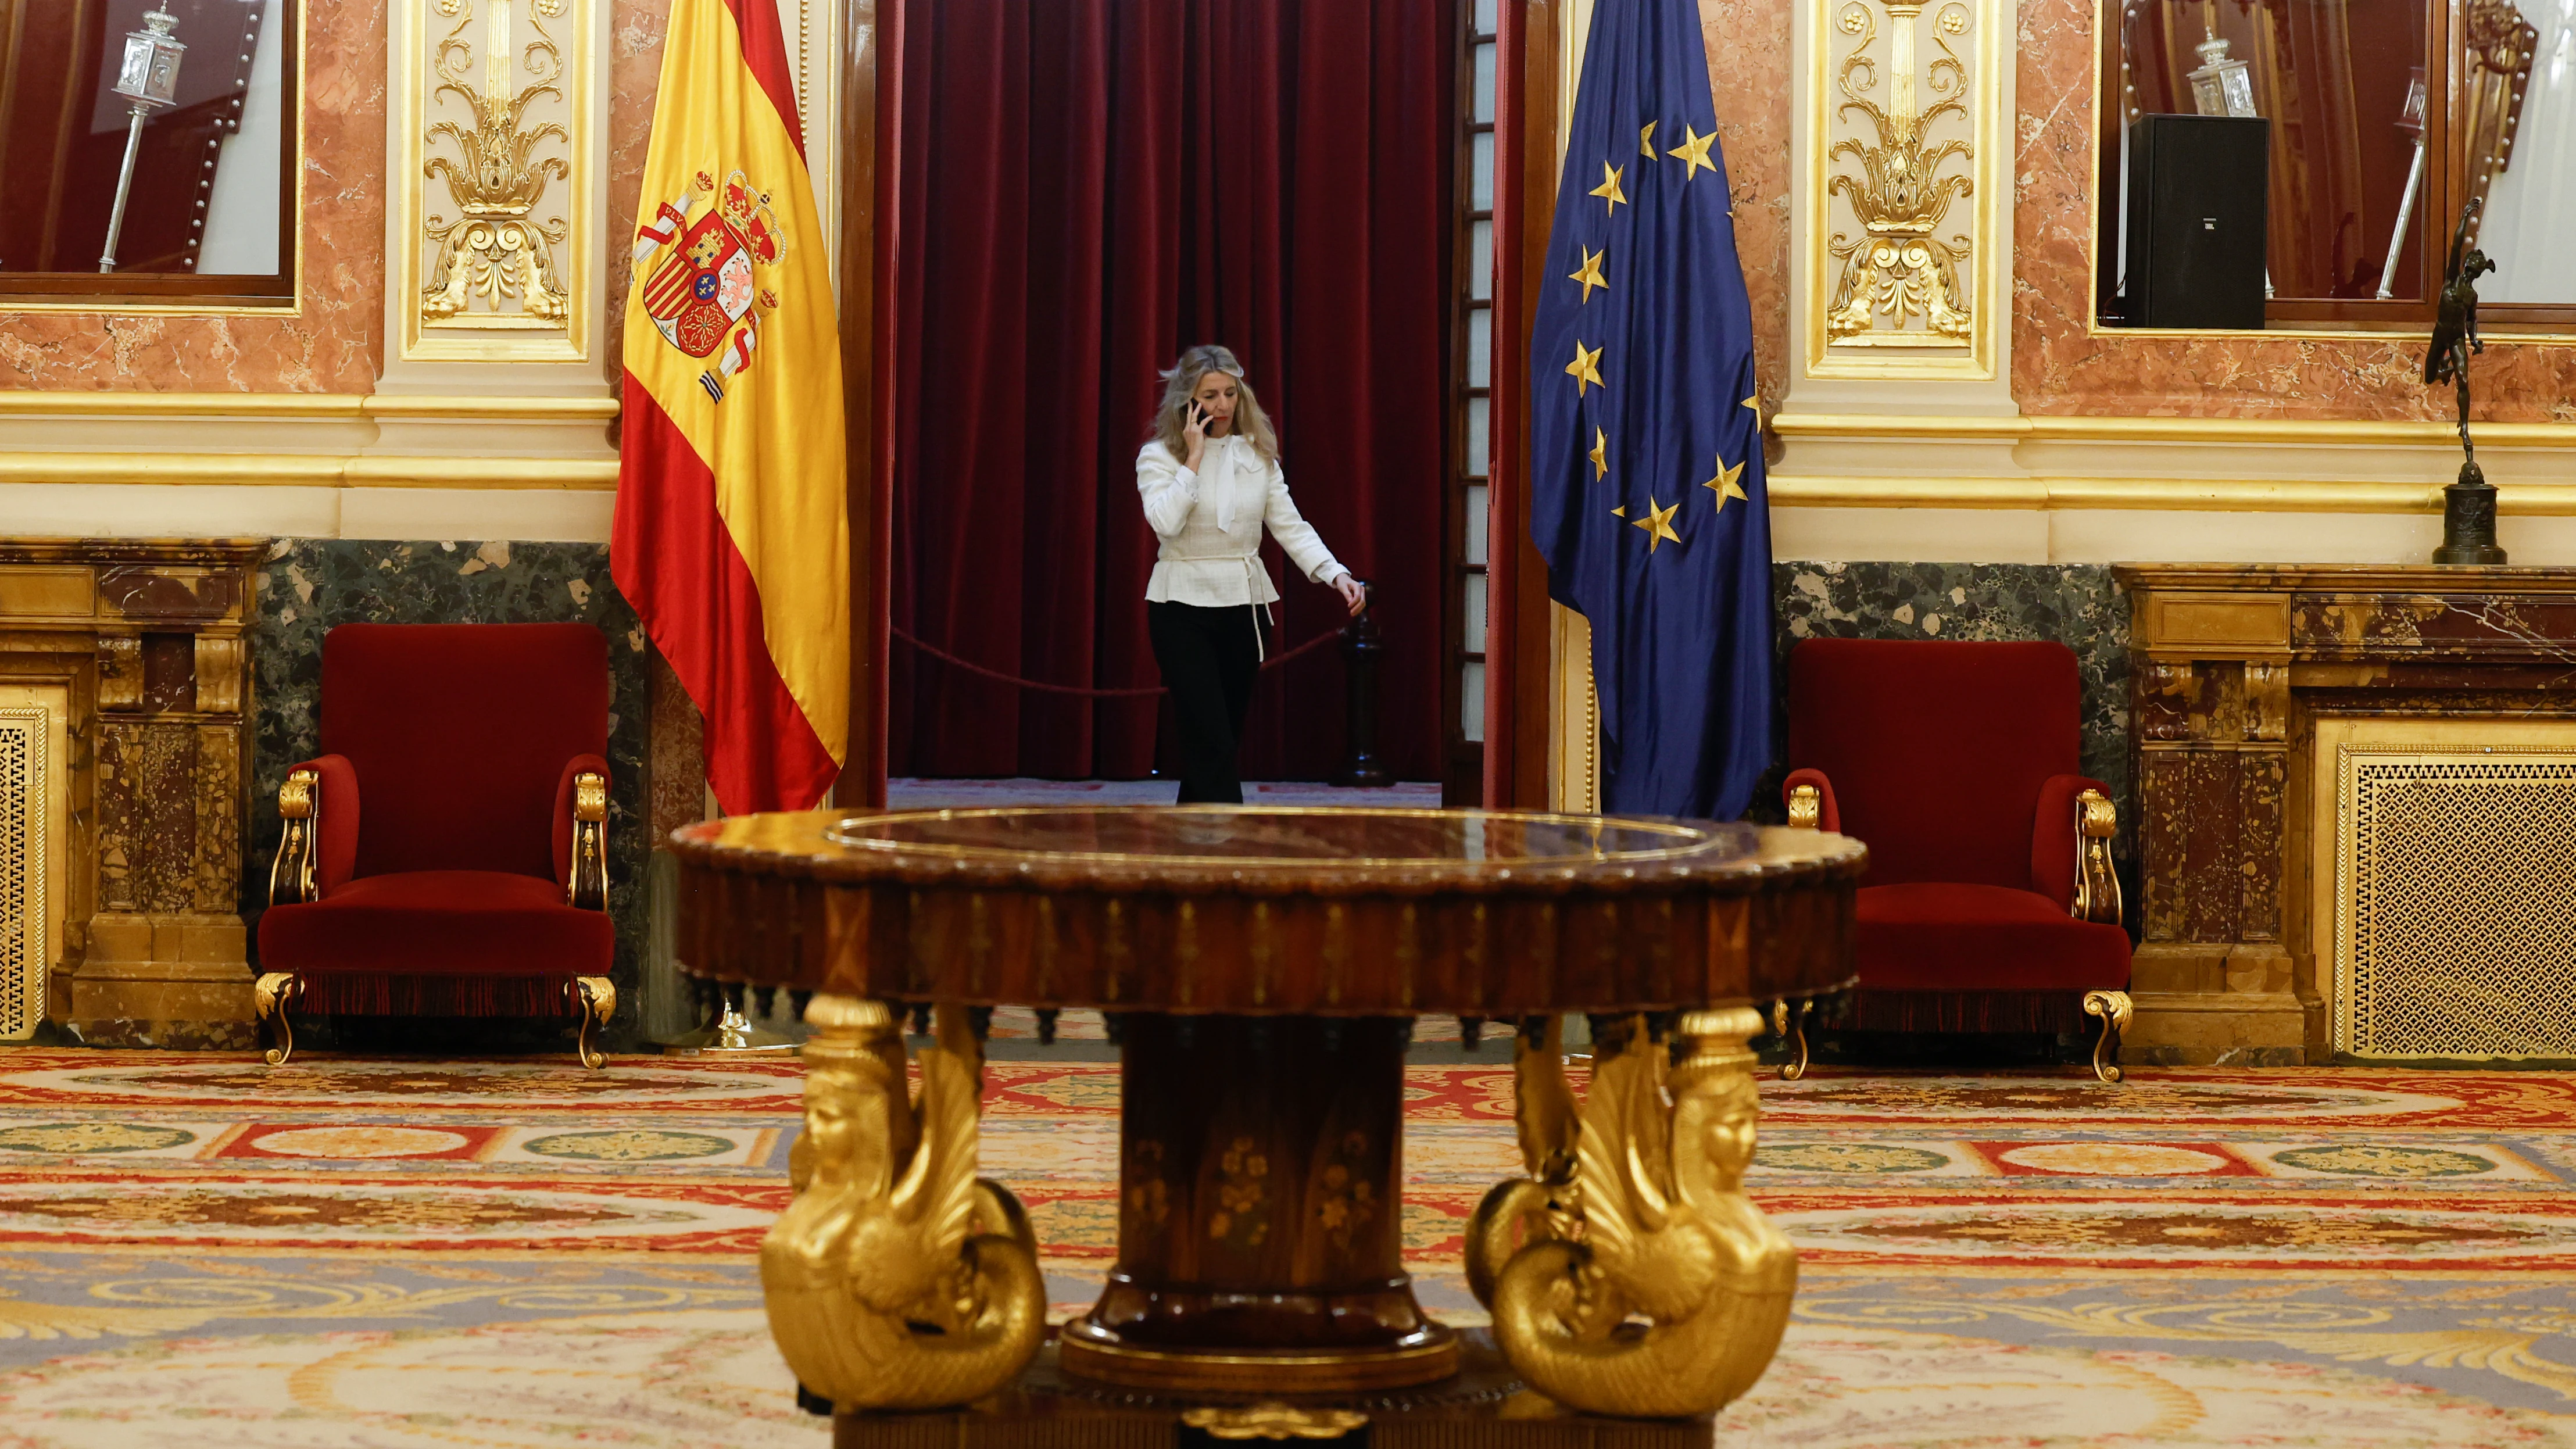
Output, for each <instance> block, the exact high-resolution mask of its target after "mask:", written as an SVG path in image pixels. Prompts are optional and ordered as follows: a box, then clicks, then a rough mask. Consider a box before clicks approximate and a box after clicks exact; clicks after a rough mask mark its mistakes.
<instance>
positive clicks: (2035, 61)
mask: <svg viewBox="0 0 2576 1449" xmlns="http://www.w3.org/2000/svg"><path fill="white" fill-rule="evenodd" d="M2095 3H2096V0H2021V10H2020V15H2021V24H2020V30H2021V33H2020V45H2019V47H2018V51H2017V55H2018V64H2019V67H2020V69H2019V73H2018V77H2017V84H2018V86H2019V88H2020V100H2019V107H2018V109H2019V112H2020V114H2019V115H2018V116H2017V117H2016V118H2015V120H2016V125H2015V134H2016V137H2017V138H2018V142H2019V144H2018V147H2017V150H2016V155H2015V165H2014V172H2015V175H2016V178H2017V183H2016V189H2015V192H2014V213H2013V232H2014V240H2015V248H2016V250H2015V255H2014V287H2013V291H2014V307H2013V314H2014V320H2013V394H2014V396H2015V397H2016V398H2017V399H2018V400H2019V401H2020V403H2021V408H2022V411H2023V412H2025V413H2045V414H2095V415H2138V414H2144V415H2149V416H2177V417H2254V418H2447V417H2448V416H2449V409H2450V408H2451V406H2452V403H2451V394H2450V392H2449V390H2448V389H2441V390H2436V389H2432V388H2428V387H2426V386H2424V383H2423V366H2424V363H2423V347H2424V343H2423V340H2422V338H2421V337H2415V338H2400V337H2367V336H2364V337H2354V338H2351V339H2349V340H2347V339H2342V338H2332V339H2319V338H2278V339H2256V338H2250V337H2245V336H2242V335H2237V336H2208V337H2123V336H2120V335H2118V334H2117V333H2116V332H2115V333H2111V334H2108V335H2094V334H2091V333H2089V332H2088V330H2087V326H2086V323H2087V319H2088V318H2089V317H2090V316H2091V315H2092V306H2093V272H2092V261H2091V253H2092V245H2091V240H2090V239H2091V236H2092V230H2093V224H2094V220H2093V204H2094V192H2095V190H2096V188H2097V186H2098V181H2097V179H2096V178H2097V171H2096V162H2095V159H2094V149H2093V147H2094V124H2095V117H2094V90H2093V84H2094V80H2093V70H2094V64H2095V31H2094V18H2095V17H2094V6H2095ZM1733 159H1734V156H1733V153H1732V152H1730V153H1729V155H1728V160H1729V161H1732V160H1733ZM2112 204H2114V205H2116V199H2113V203H2112ZM2474 376H2475V379H2476V386H2477V394H2478V410H2477V417H2478V418H2480V419H2482V420H2491V421H2495V422H2565V423H2576V347H2566V346H2546V345H2539V344H2521V345H2517V344H2513V343H2508V342H2500V341H2496V340H2494V339H2493V338H2490V340H2489V342H2488V344H2487V350H2486V353H2485V355H2484V356H2482V357H2480V358H2479V359H2478V361H2477V363H2476V367H2475V372H2474Z"/></svg>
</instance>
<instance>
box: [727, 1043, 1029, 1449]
mask: <svg viewBox="0 0 2576 1449" xmlns="http://www.w3.org/2000/svg"><path fill="white" fill-rule="evenodd" d="M805 1020H806V1023H807V1024H808V1025H810V1026H812V1027H813V1028H814V1037H813V1039H812V1040H810V1041H808V1042H807V1043H806V1044H805V1051H804V1055H805V1065H806V1079H805V1133H804V1136H803V1137H802V1138H800V1139H799V1140H798V1142H797V1143H796V1147H795V1149H794V1152H793V1155H792V1159H791V1162H790V1166H789V1174H790V1176H791V1178H792V1179H793V1180H794V1182H795V1185H796V1199H795V1201H794V1202H792V1203H790V1204H789V1205H788V1208H787V1211H786V1213H785V1214H784V1215H783V1216H781V1217H780V1218H779V1220H778V1223H777V1226H775V1227H773V1228H771V1229H770V1230H769V1236H768V1237H767V1238H766V1239H764V1240H763V1241H762V1243H761V1245H760V1279H761V1284H762V1286H763V1288H764V1289H766V1291H767V1297H768V1300H769V1328H770V1333H771V1334H772V1335H773V1336H774V1337H775V1338H776V1339H777V1340H778V1349H779V1352H780V1354H781V1355H782V1356H784V1357H785V1358H786V1360H787V1365H788V1367H789V1368H791V1369H793V1370H795V1373H796V1378H797V1382H798V1383H800V1384H802V1385H803V1386H804V1387H805V1389H806V1390H807V1391H808V1392H810V1393H812V1394H814V1395H816V1396H817V1397H820V1398H823V1399H828V1400H830V1401H831V1402H832V1403H833V1404H834V1405H835V1406H836V1407H838V1408H839V1409H841V1410H844V1411H848V1410H857V1409H896V1410H903V1409H934V1408H941V1407H945V1406H948V1405H952V1404H963V1403H967V1402H969V1401H971V1400H974V1399H979V1398H982V1397H983V1396H984V1395H986V1394H989V1393H991V1392H993V1391H994V1390H995V1389H998V1388H1000V1387H1001V1386H1002V1385H1003V1384H1005V1383H1007V1382H1009V1381H1010V1380H1011V1379H1012V1377H1013V1376H1015V1375H1017V1374H1018V1373H1019V1371H1020V1370H1021V1369H1022V1368H1024V1367H1026V1366H1027V1364H1028V1361H1029V1360H1030V1359H1031V1358H1033V1357H1035V1356H1036V1354H1037V1351H1038V1345H1039V1342H1040V1340H1041V1339H1042V1338H1043V1337H1044V1336H1045V1333H1046V1301H1047V1300H1046V1287H1045V1280H1044V1279H1043V1278H1042V1277H1041V1276H1040V1274H1039V1272H1038V1262H1037V1242H1036V1238H1035V1236H1034V1235H1033V1234H1032V1233H1031V1232H1030V1230H1029V1225H1028V1217H1027V1215H1026V1214H1025V1213H1024V1212H1022V1211H1021V1209H1020V1204H1019V1202H1018V1200H1017V1199H1015V1198H1013V1197H1012V1196H1011V1194H1010V1192H1009V1191H1008V1190H1007V1189H1005V1188H1003V1187H1001V1186H1000V1185H998V1184H996V1183H992V1182H988V1181H982V1180H979V1179H978V1178H977V1177H976V1176H975V1141H976V1119H977V1112H976V1094H977V1078H978V1077H979V1076H980V1074H981V1068H982V1062H981V1053H980V1051H979V1050H978V1049H977V1047H976V1045H975V1039H974V1035H973V1033H972V1032H971V1031H969V1030H968V1029H967V1027H966V1024H965V1015H964V1011H963V1009H962V1008H958V1007H953V1006H943V1007H941V1008H940V1013H939V1025H938V1039H939V1045H937V1046H936V1047H933V1048H931V1049H929V1050H927V1051H924V1052H923V1053H922V1054H921V1095H920V1098H919V1100H918V1101H914V1100H910V1099H909V1098H908V1097H907V1095H906V1092H905V1087H904V1046H903V1034H902V1029H901V1026H900V1025H899V1018H898V1016H897V1014H896V1011H895V1009H894V1008H892V1007H890V1006H889V1005H888V1004H886V1003H885V1002H882V1001H866V1000H860V999H857V998H854V997H847V996H829V995H826V996H817V997H815V998H814V999H813V1001H812V1002H811V1003H809V1004H808V1005H807V1007H806V1009H805Z"/></svg>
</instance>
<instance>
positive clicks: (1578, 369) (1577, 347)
mask: <svg viewBox="0 0 2576 1449" xmlns="http://www.w3.org/2000/svg"><path fill="white" fill-rule="evenodd" d="M1656 125H1657V123H1656V122H1654V121H1648V122H1647V123H1646V124H1645V125H1643V126H1642V127H1639V128H1638V131H1637V154H1638V155H1639V156H1641V157H1643V158H1644V159H1646V160H1648V161H1657V160H1669V161H1679V162H1681V163H1682V182H1683V184H1684V185H1688V184H1689V182H1690V180H1691V178H1692V177H1694V176H1697V175H1698V174H1699V173H1701V172H1702V171H1707V172H1711V173H1714V172H1715V171H1716V170H1717V169H1718V168H1717V162H1716V160H1715V159H1714V158H1712V157H1711V156H1710V155H1709V148H1710V147H1712V146H1714V145H1716V144H1717V132H1716V131H1714V130H1712V131H1710V132H1709V133H1708V134H1707V135H1705V136H1703V135H1701V134H1700V133H1699V129H1698V127H1696V126H1693V125H1691V124H1689V123H1687V122H1685V123H1684V124H1683V126H1682V139H1681V140H1680V141H1678V142H1675V143H1672V144H1669V145H1667V146H1666V147H1665V149H1664V151H1663V153H1662V154H1661V155H1660V156H1659V155H1657V154H1656V151H1655V127H1656ZM1626 178H1627V168H1626V167H1624V166H1614V165H1612V164H1611V163H1609V162H1607V161H1604V162H1602V163H1601V184H1600V185H1598V186H1595V187H1593V188H1592V190H1591V192H1590V194H1591V195H1593V196H1597V197H1600V198H1601V200H1602V202H1603V206H1604V209H1605V210H1606V211H1607V213H1608V214H1609V215H1610V216H1612V217H1616V216H1617V215H1618V214H1619V208H1620V207H1621V206H1622V205H1630V206H1633V205H1635V203H1633V202H1631V201H1629V200H1628V193H1627V190H1626V189H1625V186H1624V184H1623V183H1624V182H1625V180H1626ZM1727 214H1728V215H1729V216H1732V215H1734V212H1733V210H1732V209H1730V210H1729V211H1728V212H1727ZM1608 251H1609V249H1608V248H1607V247H1604V248H1602V249H1601V250H1600V251H1594V250H1592V249H1591V248H1589V247H1585V246H1582V245H1579V244H1578V245H1577V246H1576V248H1575V252H1576V255H1578V256H1580V257H1581V258H1582V259H1583V261H1582V265H1581V266H1579V267H1577V268H1575V270H1573V271H1571V272H1568V273H1567V274H1566V278H1565V279H1566V280H1567V281H1569V282H1573V283H1575V284H1576V285H1578V286H1580V287H1581V288H1582V289H1583V302H1584V303H1585V304H1587V305H1588V304H1589V303H1590V302H1591V301H1592V294H1593V293H1594V292H1596V291H1600V292H1606V291H1608V290H1609V289H1610V279H1609V277H1608V276H1607V275H1606V274H1605V273H1604V272H1603V270H1602V260H1603V258H1604V257H1605V256H1607V255H1608ZM1607 346H1608V344H1606V343H1605V344H1603V345H1602V346H1601V347H1586V346H1584V345H1583V342H1582V339H1580V338H1577V339H1576V340H1575V343H1574V360H1573V361H1572V362H1569V363H1567V364H1566V365H1565V375H1566V376H1568V377H1570V378H1573V379H1574V395H1575V396H1576V397H1578V398H1582V397H1586V396H1589V395H1590V392H1591V389H1593V388H1596V387H1597V388H1601V389H1602V390H1604V391H1605V392H1606V391H1607V390H1608V389H1609V384H1608V383H1607V382H1605V381H1603V380H1602V376H1601V354H1602V352H1603V351H1604V350H1605V349H1606V348H1607ZM1744 406H1746V407H1748V408H1751V409H1752V410H1753V415H1754V417H1755V418H1756V419H1759V418H1760V417H1761V416H1762V400H1761V398H1760V397H1759V396H1755V397H1748V398H1746V399H1744ZM1584 456H1585V458H1586V459H1588V460H1589V461H1590V462H1591V464H1592V481H1594V482H1595V483H1598V482H1600V481H1602V480H1603V479H1605V478H1607V477H1609V476H1610V435H1609V433H1608V432H1607V431H1606V430H1604V429H1602V428H1599V427H1595V428H1594V429H1593V430H1592V447H1591V449H1590V450H1589V451H1588V452H1586V453H1585V454H1584ZM1750 465H1751V459H1749V458H1748V459H1746V460H1745V461H1744V462H1739V463H1735V464H1733V465H1729V464H1728V463H1727V461H1726V455H1725V454H1724V453H1722V452H1721V453H1719V454H1718V455H1717V476H1716V477H1713V478H1711V479H1709V480H1708V481H1707V482H1705V483H1703V484H1701V485H1700V486H1701V487H1703V488H1706V489H1708V490H1709V491H1710V492H1711V493H1713V494H1715V495H1716V496H1717V512H1718V514H1719V516H1721V517H1723V516H1724V515H1725V513H1726V505H1727V503H1728V502H1729V501H1730V500H1735V499H1741V500H1743V501H1744V502H1745V503H1747V504H1748V505H1749V504H1750V503H1751V502H1752V495H1751V494H1749V493H1747V492H1746V491H1745V489H1744V481H1743V480H1744V470H1745V469H1746V468H1747V467H1749V466H1750ZM1680 512H1681V504H1680V503H1679V502H1678V501H1676V502H1673V503H1670V504H1664V503H1659V502H1657V501H1656V499H1655V497H1654V495H1653V494H1651V493H1650V494H1648V495H1647V496H1646V516H1645V517H1643V518H1629V517H1628V508H1627V505H1625V504H1616V505H1613V506H1612V508H1611V509H1610V513H1611V516H1613V517H1615V518H1620V519H1624V520H1626V521H1627V523H1628V524H1629V526H1631V527H1633V528H1639V529H1643V530H1644V531H1645V534H1646V553H1647V556H1648V557H1652V556H1653V555H1654V553H1655V551H1656V550H1657V549H1660V548H1661V547H1663V546H1664V545H1665V544H1667V543H1672V544H1679V543H1680V542H1681V541H1682V536H1681V532H1680V530H1678V529H1676V528H1675V527H1674V526H1673V520H1674V517H1675V516H1676V515H1678V514H1679V513H1680Z"/></svg>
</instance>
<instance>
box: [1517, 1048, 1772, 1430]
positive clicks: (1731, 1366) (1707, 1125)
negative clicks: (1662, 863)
mask: <svg viewBox="0 0 2576 1449" xmlns="http://www.w3.org/2000/svg"><path fill="white" fill-rule="evenodd" d="M1761 1028H1762V1017H1761V1014H1760V1013H1759V1012H1756V1011H1752V1010H1749V1009H1745V1008H1741V1007H1737V1008H1729V1009H1725V1010H1718V1011H1693V1012H1685V1013H1683V1015H1682V1017H1681V1021H1680V1027H1679V1030H1678V1033H1677V1036H1678V1039H1679V1040H1678V1045H1679V1046H1680V1048H1681V1054H1682V1060H1681V1063H1680V1065H1678V1066H1674V1065H1671V1061H1672V1047H1673V1046H1674V1045H1675V1044H1676V1043H1675V1042H1673V1041H1670V1040H1667V1039H1666V1038H1663V1037H1659V1036H1656V1035H1654V1034H1652V1033H1651V1032H1650V1031H1649V1029H1648V1026H1647V1022H1646V1019H1645V1018H1642V1017H1631V1018H1629V1019H1628V1021H1627V1022H1626V1023H1625V1025H1624V1027H1622V1028H1621V1029H1619V1030H1617V1031H1615V1032H1610V1033H1605V1034H1604V1038H1603V1040H1602V1041H1601V1042H1600V1043H1599V1045H1598V1046H1597V1048H1596V1050H1597V1052H1598V1053H1599V1055H1598V1057H1597V1065H1596V1066H1595V1067H1594V1069H1593V1073H1592V1090H1591V1094H1590V1096H1589V1099H1588V1100H1587V1101H1586V1102H1585V1103H1584V1105H1583V1107H1582V1109H1581V1111H1580V1113H1579V1114H1578V1113H1577V1112H1576V1111H1575V1108H1574V1105H1573V1094H1572V1092H1571V1091H1570V1090H1568V1089H1567V1087H1566V1084H1565V1080H1564V1070H1563V1067H1562V1065H1561V1061H1562V1059H1561V1057H1560V1056H1559V1054H1558V1046H1557V1039H1556V1033H1555V1028H1554V1027H1553V1026H1551V1027H1549V1028H1548V1029H1547V1031H1545V1032H1544V1033H1532V1034H1525V1035H1524V1037H1523V1039H1522V1042H1521V1044H1520V1047H1519V1049H1518V1054H1517V1057H1516V1061H1515V1071H1516V1074H1517V1076H1518V1079H1519V1088H1520V1109H1519V1110H1520V1123H1521V1152H1522V1159H1523V1162H1524V1164H1525V1165H1526V1167H1527V1169H1528V1172H1529V1175H1528V1176H1527V1177H1525V1178H1520V1179H1516V1180H1514V1181H1511V1182H1506V1183H1504V1184H1502V1185H1501V1186H1499V1187H1497V1188H1495V1189H1494V1191H1493V1192H1491V1193H1488V1194H1487V1195H1486V1198H1485V1201H1484V1202H1483V1203H1482V1204H1481V1205H1479V1207H1478V1208H1477V1210H1476V1214H1475V1217H1474V1218H1473V1219H1472V1220H1471V1221H1470V1222H1469V1224H1468V1232H1467V1269H1468V1283H1469V1286H1470V1287H1471V1288H1473V1289H1474V1290H1475V1291H1476V1293H1477V1296H1478V1297H1479V1298H1480V1299H1482V1300H1484V1302H1485V1303H1486V1305H1487V1306H1488V1307H1489V1308H1491V1309H1492V1310H1493V1318H1494V1336H1495V1338H1496V1340H1497V1341H1498V1342H1499V1343H1500V1344H1501V1346H1502V1350H1503V1354H1504V1356H1505V1357H1506V1358H1508V1359H1509V1360H1510V1361H1511V1365H1512V1368H1513V1369H1514V1370H1515V1371H1516V1372H1518V1373H1519V1374H1520V1375H1521V1376H1522V1377H1524V1378H1526V1379H1527V1380H1528V1381H1529V1383H1530V1386H1531V1387H1533V1388H1535V1389H1537V1390H1538V1391H1539V1392H1540V1393H1542V1394H1544V1395H1546V1396H1547V1397H1548V1398H1551V1399H1554V1400H1555V1401H1557V1402H1558V1403H1560V1404H1564V1405H1566V1406H1568V1407H1570V1408H1574V1409H1579V1410H1582V1411H1585V1412H1587V1413H1595V1414H1618V1415H1626V1416H1650V1417H1684V1416H1689V1415H1694V1414H1705V1413H1710V1412H1714V1411H1715V1410H1717V1409H1719V1408H1721V1407H1723V1406H1724V1405H1725V1404H1727V1403H1728V1402H1730V1401H1731V1400H1733V1399H1734V1398H1735V1397H1736V1396H1737V1395H1739V1394H1742V1393H1743V1392H1744V1391H1745V1390H1746V1389H1748V1388H1750V1387H1752V1385H1753V1383H1754V1381H1755V1380H1756V1379H1758V1378H1760V1377H1761V1376H1762V1371H1763V1369H1764V1368H1766V1367H1768V1366H1769V1364H1770V1362H1771V1356H1772V1354H1773V1352H1774V1351H1776V1350H1777V1349H1778V1347H1779V1344H1780V1335H1781V1332H1782V1330H1783V1329H1785V1328H1786V1327H1787V1326H1788V1322H1789V1305H1790V1300H1791V1298H1792V1297H1793V1296H1794V1294H1795V1293H1796V1290H1797V1282H1798V1256H1797V1252H1796V1250H1795V1249H1794V1248H1792V1247H1791V1246H1790V1244H1789V1240H1788V1239H1787V1238H1786V1237H1785V1236H1783V1235H1782V1234H1781V1232H1780V1231H1779V1230H1778V1229H1777V1228H1774V1227H1773V1226H1771V1224H1770V1223H1769V1222H1768V1221H1767V1220H1765V1219H1764V1218H1763V1216H1762V1213H1761V1210H1760V1209H1758V1208H1756V1207H1755V1206H1754V1205H1753V1201H1752V1199H1750V1198H1748V1197H1746V1196H1745V1195H1744V1191H1743V1186H1744V1181H1743V1180H1744V1170H1745V1168H1746V1167H1747V1166H1748V1165H1749V1164H1750V1163H1751V1161H1752V1158H1753V1139H1754V1123H1755V1119H1756V1117H1757V1116H1758V1114H1759V1103H1758V1101H1757V1099H1756V1096H1755V1091H1754V1085H1753V1074H1752V1065H1753V1054H1752V1053H1751V1052H1749V1051H1747V1050H1746V1049H1745V1045H1744V1044H1745V1042H1746V1040H1747V1039H1749V1038H1750V1037H1751V1036H1752V1035H1753V1034H1754V1033H1755V1032H1757V1031H1759V1030H1761Z"/></svg>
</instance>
